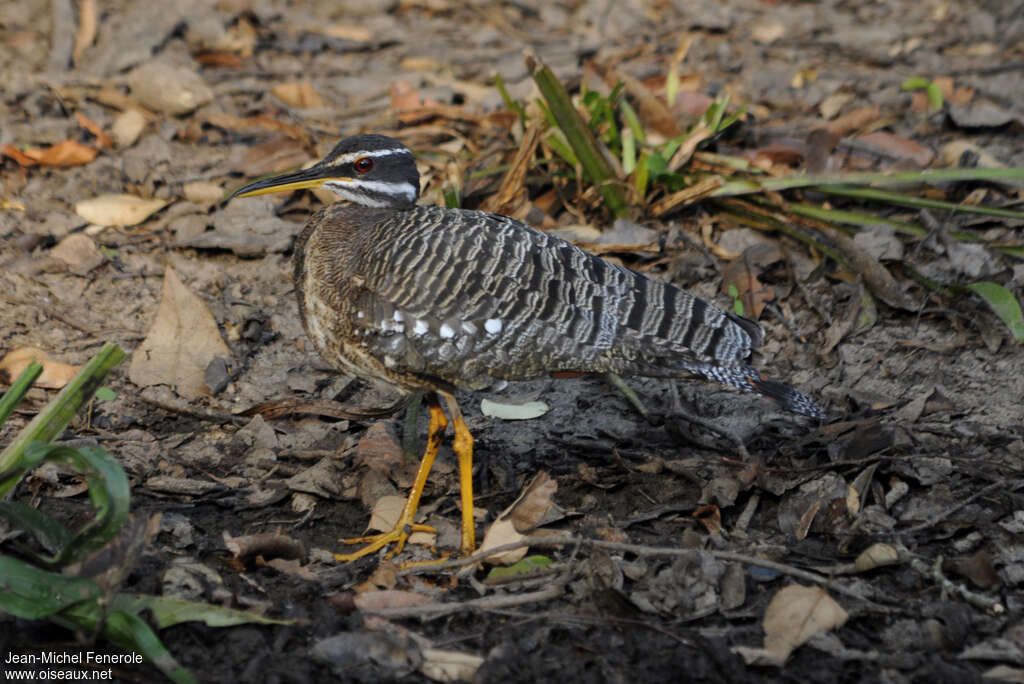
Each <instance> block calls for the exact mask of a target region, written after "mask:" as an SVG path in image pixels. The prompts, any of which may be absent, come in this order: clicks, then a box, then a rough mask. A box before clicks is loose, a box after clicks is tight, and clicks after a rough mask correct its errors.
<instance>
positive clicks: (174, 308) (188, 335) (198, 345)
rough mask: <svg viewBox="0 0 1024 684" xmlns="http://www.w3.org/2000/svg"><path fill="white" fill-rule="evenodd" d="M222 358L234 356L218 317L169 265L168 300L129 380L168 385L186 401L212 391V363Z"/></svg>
mask: <svg viewBox="0 0 1024 684" xmlns="http://www.w3.org/2000/svg"><path fill="white" fill-rule="evenodd" d="M217 356H223V357H227V358H230V356H231V351H230V350H229V349H228V347H227V345H226V344H224V340H222V339H221V336H220V331H219V330H218V329H217V321H216V320H215V319H214V318H213V314H211V313H210V310H209V309H208V308H207V306H206V304H205V303H204V302H203V300H202V299H200V298H199V297H197V296H196V295H195V294H193V293H192V292H191V291H190V290H189V289H188V288H187V287H185V285H184V284H183V283H182V282H181V280H180V279H179V278H178V274H177V273H175V272H174V269H173V268H171V267H170V266H168V267H167V268H166V269H165V271H164V289H163V298H162V300H161V301H160V309H159V310H158V311H157V314H156V320H154V321H153V326H152V327H151V328H150V329H149V333H148V334H147V335H146V339H144V340H143V341H142V343H141V344H140V345H139V346H138V347H137V348H136V349H135V352H134V353H133V354H132V361H131V365H130V367H129V369H128V377H129V379H130V380H131V381H132V382H133V383H135V384H136V385H138V386H139V387H148V386H150V385H159V384H165V385H170V386H171V387H173V388H174V389H175V390H176V391H177V392H178V394H179V395H181V396H182V397H184V398H186V399H196V398H198V397H200V396H205V395H207V394H209V388H207V386H206V383H205V381H204V378H205V373H206V367H207V366H208V365H209V364H210V362H211V361H212V360H213V359H214V358H215V357H217Z"/></svg>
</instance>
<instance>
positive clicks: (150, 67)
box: [128, 60, 213, 116]
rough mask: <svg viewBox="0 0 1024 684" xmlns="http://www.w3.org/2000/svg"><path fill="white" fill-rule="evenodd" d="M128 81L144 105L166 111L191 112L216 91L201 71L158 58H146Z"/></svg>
mask: <svg viewBox="0 0 1024 684" xmlns="http://www.w3.org/2000/svg"><path fill="white" fill-rule="evenodd" d="M128 84H129V85H130V86H131V89H132V96H134V97H135V99H136V100H138V101H139V102H140V103H141V104H142V105H143V106H144V107H146V108H147V109H151V110H153V111H155V112H160V113H162V114H170V115H172V116H177V115H179V114H187V113H188V112H191V111H192V110H194V109H197V108H198V107H202V106H203V105H205V104H208V103H209V102H211V101H212V100H213V91H212V90H210V87H209V86H208V85H206V82H205V81H203V78H202V76H200V75H199V74H198V73H197V72H195V71H193V70H191V69H188V68H186V67H182V66H175V65H173V64H168V63H166V62H161V61H158V60H154V61H150V62H146V63H145V64H142V65H141V66H139V67H137V68H136V69H135V70H134V71H132V73H131V74H130V75H129V76H128Z"/></svg>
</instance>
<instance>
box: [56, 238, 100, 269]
mask: <svg viewBox="0 0 1024 684" xmlns="http://www.w3.org/2000/svg"><path fill="white" fill-rule="evenodd" d="M50 256H52V257H54V258H56V259H59V260H60V261H63V262H64V263H65V264H67V265H68V266H69V267H70V268H71V270H72V271H73V272H74V273H79V274H85V273H88V272H89V271H91V270H92V269H94V268H96V267H97V266H99V265H100V264H102V263H103V262H104V261H106V260H107V257H106V255H104V254H103V252H101V251H100V248H99V247H97V246H96V243H95V242H93V241H92V239H90V238H89V236H87V235H83V234H82V233H72V234H71V235H68V236H67V237H65V238H64V239H63V240H61V241H60V242H58V243H57V244H56V245H55V246H54V247H53V249H51V250H50Z"/></svg>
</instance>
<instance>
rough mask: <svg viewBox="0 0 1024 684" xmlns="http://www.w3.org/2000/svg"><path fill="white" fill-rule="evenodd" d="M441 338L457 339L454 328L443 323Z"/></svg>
mask: <svg viewBox="0 0 1024 684" xmlns="http://www.w3.org/2000/svg"><path fill="white" fill-rule="evenodd" d="M441 337H443V338H444V339H448V338H450V337H455V331H454V330H452V327H451V326H450V325H448V324H447V323H442V324H441Z"/></svg>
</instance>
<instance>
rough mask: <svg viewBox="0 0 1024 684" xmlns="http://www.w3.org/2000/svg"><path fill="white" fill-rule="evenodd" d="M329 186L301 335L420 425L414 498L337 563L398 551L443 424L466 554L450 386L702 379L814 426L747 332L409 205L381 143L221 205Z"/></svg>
mask: <svg viewBox="0 0 1024 684" xmlns="http://www.w3.org/2000/svg"><path fill="white" fill-rule="evenodd" d="M321 186H322V187H326V188H329V189H330V190H332V191H333V192H334V193H336V194H337V195H338V196H339V197H340V198H341V199H343V200H348V202H347V203H341V202H339V203H337V204H331V205H329V206H326V207H324V208H322V209H320V210H319V211H317V212H316V213H315V214H313V216H312V218H311V219H310V220H309V223H307V224H306V227H305V229H304V230H303V231H302V233H301V234H300V235H299V237H298V239H297V241H296V243H295V256H294V278H295V291H296V294H297V296H298V299H299V311H300V312H301V315H302V323H303V325H304V327H305V329H306V334H307V335H308V336H309V338H310V339H311V340H312V341H313V345H314V346H315V347H316V349H317V351H318V352H320V354H321V355H322V356H323V357H324V359H326V360H327V361H328V362H329V363H330V364H331V365H333V366H334V367H336V368H337V369H339V370H342V371H346V372H350V373H354V374H355V375H357V376H360V377H362V378H366V379H370V380H374V381H379V382H384V383H389V384H391V385H394V386H396V387H398V388H399V389H401V390H403V391H406V392H413V391H421V390H426V391H427V392H428V401H429V406H430V428H429V435H428V439H427V448H426V452H425V453H424V455H423V459H422V461H421V462H420V466H419V470H418V471H417V474H416V480H415V483H414V484H413V487H412V492H411V493H410V494H409V498H408V500H407V502H406V504H405V507H404V509H403V511H402V514H401V517H400V518H399V520H398V523H397V524H396V525H395V527H394V529H392V530H391V531H390V532H386V533H384V534H380V535H374V536H371V537H362V538H360V539H356V540H347V541H348V542H367V543H368V544H367V546H365V547H364V548H362V549H359V550H358V551H356V552H355V553H352V554H348V555H338V556H336V557H337V558H338V560H341V561H347V560H354V559H356V558H360V557H362V556H364V555H366V554H369V553H372V552H374V551H376V550H378V549H380V548H382V547H384V546H385V545H387V544H390V543H391V542H396V546H395V548H394V552H396V553H397V552H399V551H401V549H402V546H403V545H404V543H405V540H406V538H407V537H408V535H409V534H410V533H411V532H412V531H416V530H423V529H428V530H429V529H430V528H427V527H426V526H424V525H418V524H415V523H414V521H413V518H414V516H415V514H416V508H417V506H418V504H419V500H420V495H421V494H422V493H423V487H424V485H425V484H426V480H427V475H428V474H429V472H430V468H431V466H432V465H433V462H434V457H435V456H436V454H437V450H438V447H439V446H440V443H441V439H442V436H443V431H444V429H445V427H446V426H447V424H448V421H447V419H446V417H445V413H444V411H443V409H442V408H441V405H440V402H439V401H438V395H440V396H441V397H442V398H443V399H444V402H445V404H446V405H447V408H448V414H449V415H450V416H451V420H452V423H453V424H454V428H455V444H454V450H455V453H456V455H457V456H458V461H459V480H460V488H461V499H462V551H463V553H465V554H470V553H472V552H473V549H474V545H475V544H474V523H473V484H472V458H473V437H472V435H470V432H469V429H468V428H467V427H466V423H465V421H464V420H463V418H462V414H461V412H460V411H459V405H458V403H457V402H456V400H455V390H456V388H457V387H467V388H471V389H481V388H484V387H487V386H489V385H492V384H494V383H495V382H497V381H500V380H526V379H530V378H536V377H538V376H541V375H545V374H548V373H553V372H559V371H575V372H598V373H618V374H633V375H645V376H660V377H679V376H684V375H692V374H697V375H702V376H704V377H706V378H710V379H712V380H717V381H718V382H721V383H724V384H726V385H731V386H733V387H737V388H740V389H743V390H747V391H752V392H759V393H761V394H764V395H767V396H769V397H771V398H773V399H775V400H777V401H779V402H780V403H781V404H782V405H783V406H785V407H786V408H788V409H790V410H792V411H795V412H798V413H803V414H805V415H808V416H812V417H821V416H822V411H821V409H820V408H819V407H818V405H817V404H816V403H815V402H814V401H812V400H811V399H809V398H807V397H806V396H804V395H803V394H800V393H799V392H797V391H796V390H794V389H792V388H790V387H787V386H786V385H783V384H781V383H778V382H773V381H770V380H764V379H762V378H761V376H760V374H759V373H758V372H757V371H756V370H754V369H753V368H751V367H750V366H749V365H747V364H746V362H745V359H746V358H747V357H748V356H749V354H750V350H751V349H752V348H754V347H756V346H758V345H759V344H760V343H761V339H762V332H761V329H760V327H759V326H758V325H757V323H755V322H753V321H750V320H747V319H745V318H741V317H740V316H737V315H735V314H732V313H729V312H726V311H722V310H721V309H719V308H717V307H715V306H712V305H711V304H708V303H707V302H704V301H703V300H701V299H698V298H697V297H695V296H694V295H692V294H690V293H689V292H686V291H684V290H681V289H679V288H676V287H674V286H672V285H669V284H668V283H665V282H662V281H660V280H655V279H653V278H650V277H648V276H646V275H643V274H640V273H634V272H633V271H630V270H627V269H625V268H622V267H621V266H617V265H615V264H612V263H609V262H607V261H604V260H603V259H600V258H598V257H596V256H593V255H591V254H588V253H586V252H584V251H583V250H581V249H579V248H577V247H574V246H573V245H571V244H569V243H568V242H565V241H564V240H560V239H558V238H555V237H552V236H550V235H547V234H545V233H542V232H540V231H537V230H534V229H533V228H530V227H529V226H526V225H524V224H523V223H520V222H519V221H516V220H515V219H512V218H509V217H507V216H501V215H498V214H490V213H485V212H481V211H466V210H459V209H445V208H441V207H426V206H416V204H415V203H416V199H417V198H418V197H419V189H420V186H419V172H418V171H417V169H416V164H415V162H414V161H413V157H412V153H411V152H410V151H409V150H408V149H407V148H406V147H405V146H404V145H403V144H402V143H400V142H399V141H397V140H395V139H393V138H389V137H385V136H382V135H357V136H354V137H351V138H346V139H345V140H342V141H341V142H340V143H338V145H337V146H336V147H335V148H334V149H333V150H331V153H330V154H329V155H327V157H326V158H325V159H324V160H323V161H321V162H319V163H318V164H316V165H315V166H312V167H310V168H309V169H307V170H305V171H299V172H297V173H290V174H286V175H282V176H278V177H276V178H270V179H266V180H260V181H256V182H254V183H251V184H249V185H246V186H245V187H243V188H241V189H239V190H237V191H236V192H235V193H234V194H233V195H232V197H251V196H254V195H261V194H265V193H270V192H280V191H288V190H298V189H301V188H317V187H321Z"/></svg>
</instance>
